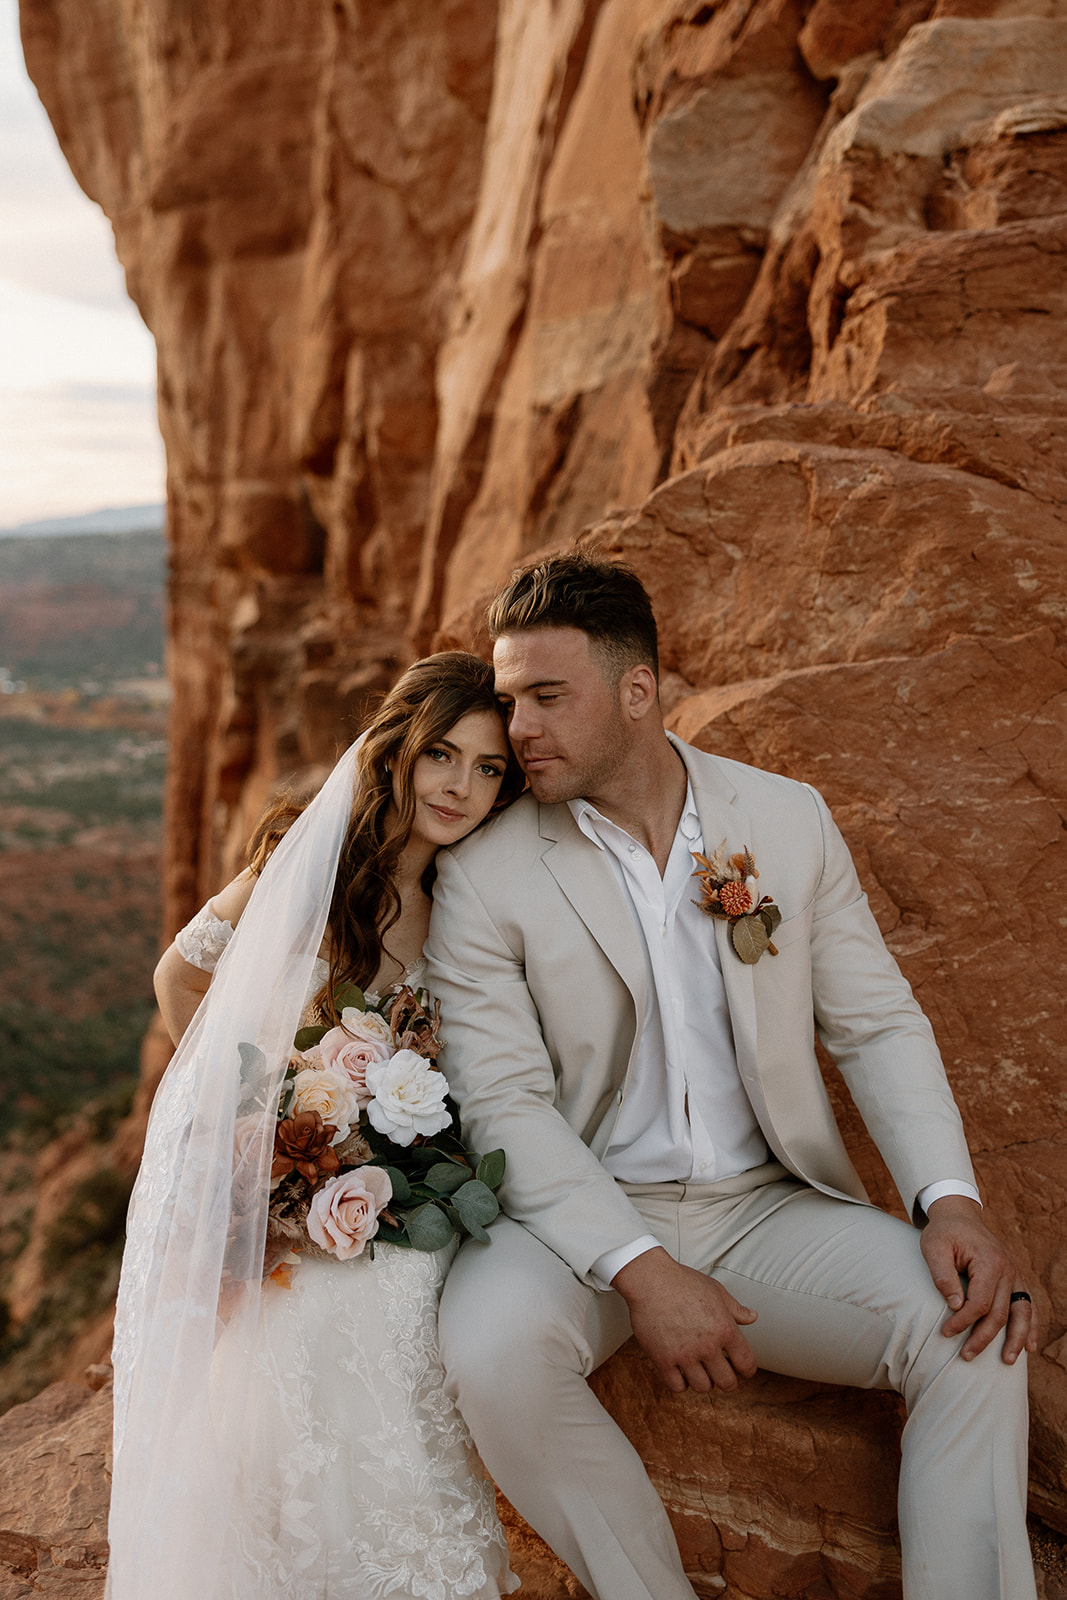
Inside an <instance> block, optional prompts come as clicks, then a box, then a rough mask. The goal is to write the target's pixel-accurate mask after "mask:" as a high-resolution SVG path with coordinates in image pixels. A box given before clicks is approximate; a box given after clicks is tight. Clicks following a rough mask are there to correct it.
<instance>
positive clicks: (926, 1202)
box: [616, 1178, 982, 1271]
mask: <svg viewBox="0 0 1067 1600" xmlns="http://www.w3.org/2000/svg"><path fill="white" fill-rule="evenodd" d="M947 1194H962V1195H964V1196H965V1197H966V1198H967V1199H968V1200H976V1201H977V1202H978V1204H979V1205H981V1204H982V1197H981V1195H980V1194H979V1193H978V1190H977V1189H976V1188H975V1186H974V1184H973V1183H967V1182H966V1180H965V1179H963V1178H942V1179H941V1180H940V1182H939V1183H928V1184H927V1185H926V1188H925V1189H920V1190H919V1192H918V1194H917V1195H916V1196H915V1209H916V1210H917V1211H921V1212H922V1213H923V1215H924V1216H929V1215H930V1207H931V1206H932V1205H933V1203H934V1201H935V1200H943V1199H944V1198H945V1196H946V1195H947ZM616 1271H618V1268H616Z"/></svg>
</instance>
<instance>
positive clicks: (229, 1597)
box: [179, 908, 519, 1600]
mask: <svg viewBox="0 0 1067 1600" xmlns="http://www.w3.org/2000/svg"><path fill="white" fill-rule="evenodd" d="M205 910H206V908H205ZM230 932H232V930H231V929H230V928H229V925H228V924H221V923H219V921H218V919H217V918H214V917H213V916H212V915H211V914H210V913H206V915H205V912H201V913H199V915H198V916H197V917H196V918H194V921H193V922H192V923H191V924H189V926H188V928H186V929H184V930H183V932H182V935H180V936H179V939H180V940H181V945H180V947H181V949H182V953H183V954H184V955H185V957H186V959H187V960H191V961H193V962H194V963H195V964H196V965H198V966H203V967H205V968H206V969H207V970H210V968H211V967H212V966H213V965H214V961H215V960H216V959H217V957H218V954H219V953H220V951H221V949H222V947H223V946H224V944H225V941H226V938H227V937H228V935H229V933H230ZM323 976H324V972H323V971H322V969H321V968H319V970H317V972H316V974H315V979H314V983H315V987H316V988H317V987H318V985H319V983H320V982H321V981H322V977H323ZM405 976H407V975H405ZM411 976H413V977H414V976H415V974H412V975H411ZM453 1250H454V1246H449V1247H447V1248H446V1249H444V1250H440V1251H438V1252H436V1253H435V1254H432V1255H430V1254H426V1253H424V1252H422V1251H416V1250H408V1249H404V1248H400V1247H397V1246H395V1245H388V1244H382V1245H377V1246H376V1247H375V1253H374V1259H373V1260H371V1259H370V1257H369V1256H368V1255H367V1254H366V1253H364V1254H363V1255H361V1256H357V1257H355V1258H354V1259H353V1260H351V1261H347V1262H341V1261H330V1260H325V1259H318V1258H310V1257H308V1258H304V1259H301V1260H300V1262H299V1263H298V1265H296V1266H295V1267H294V1268H293V1269H292V1273H291V1283H290V1286H289V1287H288V1288H287V1287H285V1286H284V1285H283V1284H282V1283H281V1282H280V1281H271V1280H268V1281H267V1282H266V1283H265V1284H264V1286H263V1289H262V1303H261V1311H260V1318H259V1332H258V1338H257V1344H256V1349H255V1353H254V1359H253V1385H254V1392H253V1400H252V1405H251V1407H250V1411H251V1414H252V1416H253V1422H252V1425H251V1429H250V1432H249V1436H248V1442H247V1449H246V1450H245V1451H244V1452H243V1455H242V1464H241V1470H240V1475H239V1479H238V1485H237V1493H236V1497H235V1502H234V1506H233V1511H232V1518H231V1538H230V1540H229V1546H230V1553H229V1556H228V1565H227V1569H226V1570H225V1571H224V1572H223V1573H222V1574H221V1575H220V1582H219V1586H218V1589H217V1592H216V1594H215V1595H213V1596H212V1597H210V1600H468V1597H470V1600H497V1597H498V1596H500V1595H501V1594H510V1593H512V1592H513V1591H514V1590H515V1589H517V1588H518V1586H519V1583H518V1579H517V1578H516V1577H514V1575H513V1574H512V1573H511V1572H510V1571H509V1568H508V1558H507V1544H506V1541H505V1539H504V1535H503V1531H502V1529H501V1527H500V1523H499V1521H498V1520H497V1515H496V1505H495V1496H494V1493H493V1488H492V1485H491V1483H490V1482H489V1481H488V1479H487V1478H486V1476H485V1473H484V1471H483V1469H482V1468H481V1465H480V1463H479V1462H478V1459H477V1456H476V1455H475V1453H474V1448H473V1445H472V1444H471V1440H470V1435H469V1434H468V1432H467V1429H466V1426H465V1425H464V1423H463V1420H462V1418H461V1417H460V1415H459V1413H458V1411H457V1410H456V1408H455V1406H454V1405H453V1404H452V1401H451V1400H450V1399H449V1397H448V1396H447V1394H446V1393H445V1390H444V1371H443V1368H442V1366H441V1362H440V1358H439V1356H438V1352H437V1302H438V1298H439V1295H440V1291H441V1284H442V1282H443V1281H444V1276H445V1273H446V1271H447V1270H448V1266H449V1263H450V1261H451V1257H452V1253H453ZM223 1337H225V1335H224V1336H223Z"/></svg>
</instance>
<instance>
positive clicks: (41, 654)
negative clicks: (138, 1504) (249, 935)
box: [0, 529, 167, 1410]
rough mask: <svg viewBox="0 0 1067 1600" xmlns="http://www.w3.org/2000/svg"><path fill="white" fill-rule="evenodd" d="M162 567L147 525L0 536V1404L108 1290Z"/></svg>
mask: <svg viewBox="0 0 1067 1600" xmlns="http://www.w3.org/2000/svg"><path fill="white" fill-rule="evenodd" d="M165 567H166V548H165V541H164V538H163V535H162V533H161V532H160V531H159V530H158V529H148V530H142V531H133V532H125V533H81V534H70V533H63V532H58V533H56V532H48V531H43V532H38V533H36V534H20V535H15V536H13V535H6V536H3V537H0V1273H2V1275H3V1283H4V1288H3V1290H2V1298H0V1410H3V1409H4V1408H5V1407H6V1406H7V1405H10V1404H11V1403H12V1402H13V1401H16V1400H21V1399H25V1398H26V1397H27V1396H28V1395H30V1394H32V1393H35V1392H36V1390H37V1389H39V1388H40V1387H41V1385H42V1384H43V1383H46V1382H48V1381H50V1380H51V1379H52V1378H54V1377H57V1376H60V1375H66V1373H67V1370H68V1369H67V1368H66V1366H65V1365H64V1363H65V1362H66V1361H67V1360H68V1352H69V1351H70V1349H71V1344H72V1340H75V1339H76V1338H77V1337H78V1336H79V1334H80V1333H81V1332H82V1330H84V1329H85V1328H86V1327H89V1328H90V1329H91V1328H92V1327H94V1326H95V1325H96V1323H97V1322H98V1321H99V1319H101V1318H103V1319H104V1324H106V1323H107V1317H108V1306H109V1304H110V1300H111V1296H112V1295H113V1292H114V1286H115V1275H116V1273H117V1264H118V1255H119V1250H120V1248H121V1241H122V1233H123V1219H124V1213H125V1202H126V1197H127V1195H128V1192H129V1185H130V1179H131V1170H130V1166H129V1162H128V1161H127V1162H126V1163H125V1164H123V1163H122V1162H118V1164H116V1159H117V1158H116V1157H115V1156H114V1154H113V1152H112V1148H111V1144H110V1142H109V1141H110V1139H111V1135H112V1132H113V1130H114V1128H115V1127H116V1126H118V1125H119V1124H120V1123H121V1121H122V1118H123V1116H124V1115H125V1113H126V1112H127V1110H128V1109H129V1107H130V1105H131V1103H132V1099H133V1095H134V1091H135V1088H136V1084H137V1081H138V1067H139V1056H140V1050H141V1040H142V1038H143V1036H144V1034H145V1030H146V1029H147V1027H148V1025H149V1022H150V1020H151V1017H152V1014H153V999H152V984H151V976H152V968H153V966H154V964H155V961H156V956H157V952H158V946H159V914H160V908H159V852H160V843H161V816H162V799H163V781H164V774H165V768H166V755H167V707H166V683H165V679H164V676H163V598H164V580H165ZM50 1185H51V1186H52V1187H54V1188H55V1191H56V1192H55V1194H54V1195H53V1194H52V1193H51V1189H50ZM94 1337H96V1336H94ZM98 1337H99V1341H100V1345H101V1349H102V1350H106V1347H107V1337H108V1335H107V1327H106V1326H102V1327H101V1331H100V1333H99V1336H98ZM91 1344H92V1339H90V1345H91ZM70 1359H73V1361H74V1367H73V1368H72V1369H71V1371H72V1372H74V1373H75V1375H78V1374H79V1373H80V1367H79V1366H78V1363H79V1361H81V1363H82V1365H84V1360H92V1359H95V1356H94V1355H93V1354H92V1353H91V1352H90V1354H88V1355H87V1356H85V1357H84V1358H83V1357H82V1356H79V1355H77V1352H75V1354H74V1356H73V1357H71V1358H70Z"/></svg>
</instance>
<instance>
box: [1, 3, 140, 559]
mask: <svg viewBox="0 0 1067 1600" xmlns="http://www.w3.org/2000/svg"><path fill="white" fill-rule="evenodd" d="M0 212H2V214H3V217H4V226H3V230H2V231H0V527H2V526H10V525H12V524H14V523H18V522H23V521H29V520H32V519H36V518H42V517H48V516H64V515H72V514H77V513H79V512H82V511H86V510H88V509H91V508H94V507H96V506H101V505H112V506H113V505H128V504H131V503H138V502H148V501H158V500H161V499H162V498H163V478H164V471H163V450H162V444H161V441H160V438H159V431H158V428H157V425H156V406H155V346H154V344H153V342H152V338H151V335H150V334H149V332H148V330H147V329H146V328H145V326H144V324H143V323H142V321H141V319H140V317H139V315H138V313H137V311H136V309H135V308H134V306H133V304H132V302H131V301H130V300H129V299H128V298H127V295H126V292H125V287H124V283H123V276H122V269H121V267H120V266H119V263H118V261H117V260H116V258H115V251H114V241H113V238H112V234H111V228H110V225H109V223H108V221H107V218H106V217H105V216H104V214H103V212H102V211H101V210H100V208H99V206H97V205H95V204H94V203H93V201H91V200H89V199H88V198H87V196H86V195H84V194H83V193H82V191H81V190H80V189H79V188H78V185H77V184H76V183H75V181H74V178H73V176H72V174H71V172H70V169H69V168H68V167H67V164H66V161H65V160H64V158H63V155H62V152H61V151H60V149H59V144H58V141H57V140H56V136H55V134H54V132H53V131H52V126H51V124H50V122H49V121H48V118H47V116H46V114H45V111H44V108H43V106H42V105H41V103H40V100H39V99H38V97H37V93H36V90H35V89H34V88H33V86H32V84H31V83H30V81H29V78H28V77H27V75H26V71H25V66H24V64H23V60H22V48H21V44H20V42H19V37H18V16H17V0H0Z"/></svg>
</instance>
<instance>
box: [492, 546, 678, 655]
mask: <svg viewBox="0 0 1067 1600" xmlns="http://www.w3.org/2000/svg"><path fill="white" fill-rule="evenodd" d="M485 620H486V626H487V628H488V630H489V637H490V638H491V639H493V640H496V639H499V638H500V637H501V635H502V634H505V633H528V632H530V631H531V630H532V629H535V628H579V629H581V631H582V633H585V634H588V636H589V638H590V639H591V641H592V642H593V644H594V645H595V646H596V648H597V652H598V654H599V655H600V657H601V660H602V661H603V663H604V666H605V668H606V669H607V672H608V674H609V675H610V676H611V677H612V678H614V679H615V681H618V679H619V678H620V677H621V676H622V674H623V673H624V672H625V671H626V670H627V668H628V667H635V666H638V665H642V666H647V667H651V668H652V671H653V672H654V673H655V674H656V677H657V679H658V678H659V649H658V643H657V635H656V618H655V616H654V615H653V611H652V602H651V600H650V599H649V597H648V591H647V590H646V588H645V586H644V584H643V583H642V582H641V580H640V578H639V577H638V576H637V573H636V572H635V571H634V570H633V568H632V567H628V566H626V565H625V564H624V563H623V562H620V561H606V560H604V559H602V558H601V559H597V558H596V557H593V556H587V555H582V554H581V552H580V551H577V550H566V551H561V552H560V553H559V554H558V555H552V556H547V557H546V558H545V560H544V561H537V562H534V563H533V564H531V565H530V566H527V567H519V568H518V569H517V571H515V572H513V573H512V575H511V579H510V581H509V583H508V585H507V587H506V588H505V589H503V590H502V591H501V593H500V594H498V595H497V597H496V599H495V600H494V601H493V602H492V603H491V605H490V606H489V609H488V611H487V612H486V617H485Z"/></svg>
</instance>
